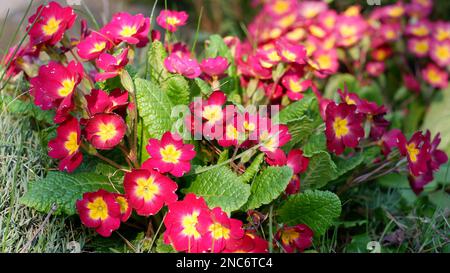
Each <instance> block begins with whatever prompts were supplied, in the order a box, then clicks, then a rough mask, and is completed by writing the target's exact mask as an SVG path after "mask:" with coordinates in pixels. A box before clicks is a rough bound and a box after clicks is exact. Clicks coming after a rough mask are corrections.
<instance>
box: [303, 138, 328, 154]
mask: <svg viewBox="0 0 450 273" xmlns="http://www.w3.org/2000/svg"><path fill="white" fill-rule="evenodd" d="M326 150H327V138H326V137H325V134H324V133H320V134H316V135H312V136H311V137H310V138H309V139H308V141H306V143H305V145H304V146H303V155H304V156H307V157H310V156H313V155H314V154H316V153H319V152H321V151H326Z"/></svg>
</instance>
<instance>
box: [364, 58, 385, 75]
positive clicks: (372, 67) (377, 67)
mask: <svg viewBox="0 0 450 273" xmlns="http://www.w3.org/2000/svg"><path fill="white" fill-rule="evenodd" d="M385 69H386V67H385V65H384V62H368V63H367V65H366V71H367V74H369V75H370V76H372V77H378V76H380V75H381V74H383V72H384V70H385Z"/></svg>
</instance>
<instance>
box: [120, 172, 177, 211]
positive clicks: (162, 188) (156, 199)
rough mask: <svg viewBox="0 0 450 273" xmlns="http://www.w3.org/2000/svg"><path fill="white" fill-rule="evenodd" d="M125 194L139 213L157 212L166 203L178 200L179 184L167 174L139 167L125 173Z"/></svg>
mask: <svg viewBox="0 0 450 273" xmlns="http://www.w3.org/2000/svg"><path fill="white" fill-rule="evenodd" d="M123 187H124V189H125V196H126V197H127V199H128V203H129V205H130V206H131V207H132V208H133V209H135V210H136V212H137V214H139V215H142V216H149V215H155V214H157V213H158V212H159V211H160V210H161V208H162V207H163V205H164V204H166V205H168V204H171V203H172V202H175V201H177V199H178V196H177V195H176V194H175V191H176V190H177V188H178V186H177V184H176V183H175V182H174V181H172V180H171V179H170V178H168V177H167V176H164V175H162V174H160V173H159V172H157V171H154V170H147V169H138V170H133V171H131V172H129V173H126V174H125V177H124V180H123Z"/></svg>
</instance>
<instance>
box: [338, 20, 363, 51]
mask: <svg viewBox="0 0 450 273" xmlns="http://www.w3.org/2000/svg"><path fill="white" fill-rule="evenodd" d="M366 27H367V23H366V21H364V19H363V18H362V17H361V16H340V17H339V18H338V19H337V25H336V29H337V33H338V38H337V45H338V46H342V47H350V46H352V45H354V44H356V43H357V42H358V41H359V40H360V39H361V37H362V35H363V34H364V31H365V30H366Z"/></svg>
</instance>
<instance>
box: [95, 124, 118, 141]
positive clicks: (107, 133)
mask: <svg viewBox="0 0 450 273" xmlns="http://www.w3.org/2000/svg"><path fill="white" fill-rule="evenodd" d="M97 135H98V136H99V137H100V140H101V141H108V140H111V139H113V138H114V137H115V136H116V135H117V129H116V126H114V124H113V123H100V125H99V126H98V132H97Z"/></svg>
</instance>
